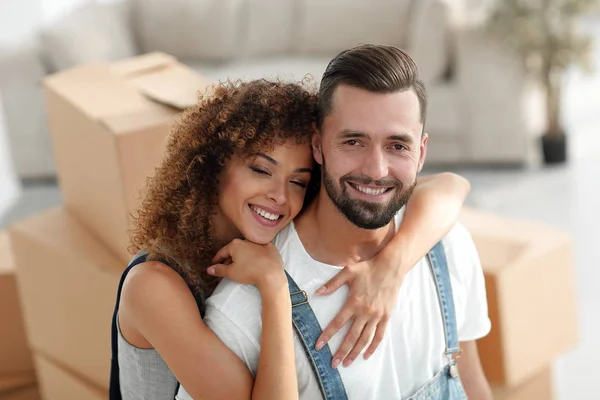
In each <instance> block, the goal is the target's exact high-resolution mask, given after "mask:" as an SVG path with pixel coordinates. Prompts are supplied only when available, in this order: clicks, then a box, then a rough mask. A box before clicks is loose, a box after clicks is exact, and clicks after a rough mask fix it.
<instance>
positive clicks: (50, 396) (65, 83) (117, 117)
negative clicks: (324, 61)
mask: <svg viewBox="0 0 600 400" xmlns="http://www.w3.org/2000/svg"><path fill="white" fill-rule="evenodd" d="M207 86H208V82H207V81H205V80H204V79H202V78H201V77H199V76H198V75H197V74H196V73H194V72H193V71H191V70H190V69H188V68H187V67H185V66H183V65H181V64H180V63H178V62H177V60H175V59H174V58H173V57H171V56H168V55H166V54H162V53H152V54H148V55H145V56H140V57H136V58H133V59H129V60H125V61H122V62H119V63H116V64H112V65H103V64H96V65H86V66H81V67H77V68H74V69H72V70H68V71H64V72H61V73H58V74H56V75H54V76H51V77H49V78H47V80H46V81H45V82H44V87H45V95H46V101H47V106H48V118H49V122H50V128H51V132H52V139H53V145H54V151H55V158H56V164H57V169H58V178H59V184H60V187H61V191H62V197H63V199H64V202H65V207H64V208H58V209H54V210H50V211H47V212H45V213H43V214H41V215H37V216H34V217H30V218H28V219H24V220H22V221H19V222H17V223H15V224H13V225H12V226H11V227H10V228H9V233H10V236H11V242H12V248H13V251H14V255H15V261H16V265H17V274H18V280H19V292H20V300H21V304H22V308H23V314H24V319H25V326H26V330H27V337H28V339H29V343H30V344H31V348H32V350H33V352H34V359H35V369H36V372H37V375H38V379H39V385H40V391H41V394H42V397H43V398H44V399H46V400H55V399H56V400H58V399H61V400H62V399H101V398H107V392H108V383H109V374H110V359H111V352H110V340H111V339H110V338H111V336H110V328H111V318H112V312H113V307H114V304H115V299H116V291H117V287H118V283H119V279H120V275H121V272H122V271H123V269H124V268H125V267H126V265H127V262H128V261H129V259H130V257H131V255H129V254H128V252H127V246H128V242H129V241H128V237H127V229H128V227H129V223H130V220H129V219H130V214H131V213H132V212H134V211H135V209H136V208H137V206H138V205H139V203H140V201H141V199H140V195H139V194H140V190H141V189H142V188H143V186H144V184H145V181H146V177H148V176H150V175H152V173H153V171H154V168H155V167H156V166H157V165H158V164H159V162H160V160H161V158H162V156H163V153H164V148H165V147H164V146H165V143H166V137H167V135H168V132H169V129H170V127H171V126H172V123H173V121H174V118H175V117H176V116H177V114H178V113H179V112H180V110H181V109H183V108H185V107H187V106H189V105H191V104H194V103H195V102H196V101H197V100H196V99H197V94H198V92H199V91H203V90H205V89H206V87H207ZM29 362H30V364H29V365H30V368H32V367H31V365H33V364H31V363H32V361H31V359H30V360H29ZM0 400H1V399H0Z"/></svg>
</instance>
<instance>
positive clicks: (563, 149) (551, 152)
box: [542, 134, 567, 164]
mask: <svg viewBox="0 0 600 400" xmlns="http://www.w3.org/2000/svg"><path fill="white" fill-rule="evenodd" d="M542 148H543V150H544V162H545V163H546V164H560V163H564V162H565V161H567V137H566V135H564V134H562V135H561V136H558V137H557V136H547V135H544V136H542Z"/></svg>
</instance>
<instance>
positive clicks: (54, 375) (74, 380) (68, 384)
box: [0, 354, 108, 400]
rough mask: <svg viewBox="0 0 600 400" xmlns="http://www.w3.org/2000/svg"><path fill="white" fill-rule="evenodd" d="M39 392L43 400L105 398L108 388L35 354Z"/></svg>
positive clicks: (98, 399)
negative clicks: (101, 386) (96, 384)
mask: <svg viewBox="0 0 600 400" xmlns="http://www.w3.org/2000/svg"><path fill="white" fill-rule="evenodd" d="M35 364H36V369H37V373H38V377H39V386H40V393H41V394H42V398H43V399H44V400H71V399H73V400H75V399H77V400H78V399H82V400H84V399H85V400H106V399H107V398H108V389H104V388H100V387H97V386H95V385H94V384H93V383H91V382H89V381H87V380H86V379H85V378H83V377H81V376H78V375H77V373H76V372H75V371H72V370H69V369H67V368H64V367H63V366H61V365H60V364H58V363H56V362H54V361H53V360H51V359H49V358H46V357H44V356H43V355H40V354H36V356H35ZM0 400H1V399H0Z"/></svg>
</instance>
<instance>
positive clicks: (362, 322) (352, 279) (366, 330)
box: [316, 257, 404, 368]
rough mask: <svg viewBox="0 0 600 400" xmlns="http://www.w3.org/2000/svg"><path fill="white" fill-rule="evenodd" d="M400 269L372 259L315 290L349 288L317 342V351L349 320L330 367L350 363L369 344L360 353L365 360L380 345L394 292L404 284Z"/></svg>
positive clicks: (395, 293) (338, 275)
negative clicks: (347, 293) (363, 351)
mask: <svg viewBox="0 0 600 400" xmlns="http://www.w3.org/2000/svg"><path fill="white" fill-rule="evenodd" d="M401 271H402V269H401V268H391V267H390V266H389V264H388V263H387V261H386V260H384V259H381V258H378V257H376V258H374V259H372V260H368V261H363V262H360V263H358V264H353V265H349V266H347V267H345V268H344V269H343V270H342V271H341V272H340V273H338V274H337V275H336V276H335V277H333V279H331V280H330V281H329V282H327V283H326V284H325V285H324V286H323V287H322V288H320V289H319V290H317V294H320V295H327V294H331V293H333V292H335V291H336V290H337V289H339V288H340V287H341V286H342V285H344V284H348V286H350V294H349V296H348V299H347V300H346V303H345V304H344V306H343V307H342V309H341V310H340V312H339V313H338V315H337V316H336V317H335V318H334V319H333V320H332V321H331V323H330V324H329V326H327V328H326V329H325V330H324V331H323V333H322V334H321V336H320V337H319V339H318V340H317V344H316V349H317V350H320V349H321V348H322V347H323V346H325V344H326V343H327V342H328V341H329V339H331V337H332V336H333V335H335V333H336V332H338V331H339V330H340V329H341V328H342V327H343V326H344V325H345V324H346V323H347V322H348V321H350V320H353V323H352V326H351V327H350V330H349V331H348V334H347V335H346V337H345V338H344V341H343V342H342V345H341V346H340V348H339V349H338V351H337V352H336V354H335V355H334V356H333V363H332V366H333V368H337V367H338V365H340V363H342V362H343V365H344V366H345V367H347V366H349V365H350V364H352V362H353V361H354V360H355V359H356V358H357V357H358V355H359V354H360V352H361V351H362V350H363V349H364V348H365V347H366V346H367V344H369V342H370V343H371V344H370V346H369V348H368V349H367V351H366V352H365V354H364V358H365V359H368V358H369V357H370V356H371V355H372V354H373V353H374V352H375V350H376V349H377V346H379V344H380V343H381V340H382V339H383V335H384V333H385V329H386V327H387V323H388V321H389V319H390V316H391V313H392V310H393V309H394V306H395V304H396V298H397V297H398V291H399V290H400V286H402V282H403V281H404V274H403V273H402V272H401Z"/></svg>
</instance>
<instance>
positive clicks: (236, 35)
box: [132, 0, 246, 60]
mask: <svg viewBox="0 0 600 400" xmlns="http://www.w3.org/2000/svg"><path fill="white" fill-rule="evenodd" d="M245 3H246V1H245V0H227V1H224V0H169V1H165V0H132V7H133V9H132V16H133V25H134V32H135V34H136V38H137V41H138V43H139V44H140V47H141V49H142V50H143V52H151V51H163V52H165V53H169V54H172V55H173V56H175V57H177V58H181V59H198V60H227V59H230V58H232V57H233V56H235V55H236V54H237V53H238V50H239V49H238V46H239V44H240V43H241V42H242V33H243V29H242V24H241V23H242V21H243V19H242V18H243V14H244V11H245V9H244V6H245Z"/></svg>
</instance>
